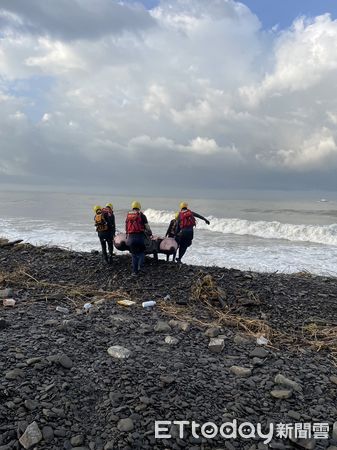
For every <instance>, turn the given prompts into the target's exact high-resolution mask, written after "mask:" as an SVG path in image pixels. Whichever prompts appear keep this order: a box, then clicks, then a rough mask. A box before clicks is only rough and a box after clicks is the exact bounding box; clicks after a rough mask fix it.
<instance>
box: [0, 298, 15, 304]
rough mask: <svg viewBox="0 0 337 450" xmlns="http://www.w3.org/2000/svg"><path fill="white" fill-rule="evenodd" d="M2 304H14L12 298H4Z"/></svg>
mask: <svg viewBox="0 0 337 450" xmlns="http://www.w3.org/2000/svg"><path fill="white" fill-rule="evenodd" d="M2 303H3V305H4V306H15V303H16V302H15V300H14V298H5V299H4V300H3V302H2Z"/></svg>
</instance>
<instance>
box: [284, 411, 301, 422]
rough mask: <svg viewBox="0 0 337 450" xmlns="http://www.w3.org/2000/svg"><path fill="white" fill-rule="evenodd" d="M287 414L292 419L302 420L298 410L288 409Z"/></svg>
mask: <svg viewBox="0 0 337 450" xmlns="http://www.w3.org/2000/svg"><path fill="white" fill-rule="evenodd" d="M287 416H288V417H291V418H292V419H294V420H297V421H298V420H300V418H301V414H300V413H298V412H297V411H293V410H290V411H288V412H287Z"/></svg>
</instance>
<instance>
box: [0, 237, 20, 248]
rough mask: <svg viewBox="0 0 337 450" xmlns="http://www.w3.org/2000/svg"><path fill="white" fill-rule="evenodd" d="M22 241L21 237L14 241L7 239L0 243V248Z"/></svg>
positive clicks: (12, 245)
mask: <svg viewBox="0 0 337 450" xmlns="http://www.w3.org/2000/svg"><path fill="white" fill-rule="evenodd" d="M22 241H23V239H17V240H16V241H9V242H5V243H0V248H5V247H14V245H16V244H20V242H22Z"/></svg>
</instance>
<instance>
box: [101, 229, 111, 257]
mask: <svg viewBox="0 0 337 450" xmlns="http://www.w3.org/2000/svg"><path fill="white" fill-rule="evenodd" d="M98 237H99V240H100V243H101V247H102V254H103V258H104V260H105V261H106V262H108V254H107V246H108V251H109V257H112V254H113V250H114V245H113V239H114V234H113V233H112V232H111V231H99V232H98Z"/></svg>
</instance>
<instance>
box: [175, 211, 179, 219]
mask: <svg viewBox="0 0 337 450" xmlns="http://www.w3.org/2000/svg"><path fill="white" fill-rule="evenodd" d="M178 217H179V212H176V213H175V215H174V218H175V219H176V220H177V219H178Z"/></svg>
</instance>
